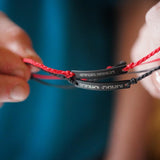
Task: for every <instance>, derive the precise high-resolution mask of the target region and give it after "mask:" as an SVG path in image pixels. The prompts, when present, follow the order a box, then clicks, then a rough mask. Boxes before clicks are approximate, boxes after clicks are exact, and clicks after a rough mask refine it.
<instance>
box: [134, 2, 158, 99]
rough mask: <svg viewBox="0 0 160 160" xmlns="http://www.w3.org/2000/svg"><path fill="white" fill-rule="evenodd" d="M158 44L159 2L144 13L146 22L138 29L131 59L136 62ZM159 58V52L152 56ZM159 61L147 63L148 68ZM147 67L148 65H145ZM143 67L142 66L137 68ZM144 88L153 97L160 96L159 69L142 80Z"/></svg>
mask: <svg viewBox="0 0 160 160" xmlns="http://www.w3.org/2000/svg"><path fill="white" fill-rule="evenodd" d="M159 46H160V2H159V3H157V4H156V5H155V6H153V7H152V8H151V9H150V10H149V11H148V12H147V14H146V23H145V24H144V25H143V27H142V28H141V30H140V33H139V36H138V38H137V41H136V43H135V45H134V47H133V49H132V55H131V57H132V60H133V61H134V62H136V61H137V60H139V59H140V58H142V57H144V56H146V55H147V54H148V53H150V52H151V51H153V50H154V49H156V48H158V47H159ZM154 58H160V54H159V53H158V54H157V55H155V56H154ZM159 65H160V62H155V63H153V64H150V65H149V68H152V67H155V66H159ZM146 67H148V66H146ZM138 69H139V70H140V69H145V68H144V66H140V67H139V68H138ZM142 85H143V86H144V88H145V89H146V90H147V91H148V92H149V93H150V95H152V96H153V97H155V98H160V71H157V72H155V73H153V74H152V75H151V76H149V77H147V78H145V79H144V80H142Z"/></svg>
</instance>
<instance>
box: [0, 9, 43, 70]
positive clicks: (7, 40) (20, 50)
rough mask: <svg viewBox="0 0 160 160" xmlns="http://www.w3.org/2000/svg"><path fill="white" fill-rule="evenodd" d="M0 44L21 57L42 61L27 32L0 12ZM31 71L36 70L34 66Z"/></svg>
mask: <svg viewBox="0 0 160 160" xmlns="http://www.w3.org/2000/svg"><path fill="white" fill-rule="evenodd" d="M0 24H1V25H0V35H1V36H0V44H1V46H3V47H4V48H7V49H8V50H10V51H11V52H13V53H14V54H16V55H19V56H20V57H22V58H32V59H34V60H35V61H38V62H39V63H42V60H41V58H40V57H39V56H38V54H37V53H36V52H35V51H34V49H33V47H32V42H31V39H30V38H29V36H28V34H27V33H26V32H25V31H24V30H23V29H22V28H20V27H19V26H18V25H16V24H15V23H14V22H13V21H11V20H10V19H9V18H8V17H7V16H6V15H5V14H4V13H2V12H0ZM31 71H32V72H34V71H36V69H35V67H32V68H31Z"/></svg>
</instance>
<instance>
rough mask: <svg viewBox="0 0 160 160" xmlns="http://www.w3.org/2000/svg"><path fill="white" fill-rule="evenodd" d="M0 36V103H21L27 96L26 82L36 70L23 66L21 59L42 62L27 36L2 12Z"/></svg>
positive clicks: (0, 16)
mask: <svg viewBox="0 0 160 160" xmlns="http://www.w3.org/2000/svg"><path fill="white" fill-rule="evenodd" d="M0 35H1V36H0V103H2V102H19V101H23V100H25V99H26V98H27V97H28V95H29V85H28V83H27V81H28V80H29V79H30V75H31V72H34V71H36V70H35V68H33V67H32V68H30V67H29V66H27V65H26V64H24V63H23V61H22V58H23V57H28V58H32V59H34V60H36V61H38V62H40V63H42V61H41V59H40V58H39V57H38V55H37V54H36V53H35V51H34V50H33V48H32V43H31V40H30V38H29V37H28V35H27V34H26V33H25V32H24V31H23V30H22V29H21V28H20V27H19V26H17V25H16V24H15V23H13V22H12V21H11V20H10V19H9V18H8V17H7V16H6V15H5V14H4V13H2V12H0Z"/></svg>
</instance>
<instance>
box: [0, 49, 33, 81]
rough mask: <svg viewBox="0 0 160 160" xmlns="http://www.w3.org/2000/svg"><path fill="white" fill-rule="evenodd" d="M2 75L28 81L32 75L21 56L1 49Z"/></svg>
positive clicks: (0, 70) (0, 71)
mask: <svg viewBox="0 0 160 160" xmlns="http://www.w3.org/2000/svg"><path fill="white" fill-rule="evenodd" d="M0 74H6V75H14V76H18V77H21V78H23V79H24V80H26V81H28V80H29V79H30V74H31V73H30V69H29V68H28V66H27V65H26V64H24V63H23V61H22V59H21V58H20V57H19V56H17V55H15V54H13V53H12V52H10V51H8V50H6V49H4V48H0Z"/></svg>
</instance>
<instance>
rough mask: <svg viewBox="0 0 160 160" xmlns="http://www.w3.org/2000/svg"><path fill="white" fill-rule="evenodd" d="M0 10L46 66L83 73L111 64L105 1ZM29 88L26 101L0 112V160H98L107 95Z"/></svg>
mask: <svg viewBox="0 0 160 160" xmlns="http://www.w3.org/2000/svg"><path fill="white" fill-rule="evenodd" d="M111 2H112V1H111ZM0 9H1V10H2V11H4V12H5V13H6V14H8V16H9V17H10V18H11V19H12V20H13V21H14V22H16V23H17V24H18V25H20V26H21V27H22V28H23V29H24V30H25V31H26V32H27V33H28V34H29V36H30V37H31V39H32V41H33V46H34V49H35V50H36V52H37V53H38V54H39V55H40V57H41V58H42V60H43V62H44V64H46V65H47V66H50V67H52V68H56V69H62V70H71V69H76V70H82V69H86V70H88V69H101V68H104V67H106V66H107V65H112V64H113V54H114V45H113V43H114V36H115V35H114V33H115V30H114V24H115V18H114V16H115V15H114V10H113V4H111V3H110V2H109V1H106V0H105V1H103V0H101V1H98V0H97V1H96V0H95V1H91V0H85V1H84V0H77V1H75V0H69V1H65V0H28V1H22V0H8V1H6V0H0ZM56 83H58V82H56ZM29 84H30V88H31V92H30V96H29V98H28V99H27V100H26V101H24V102H21V103H6V104H5V105H4V107H3V108H2V109H0V159H1V160H64V159H65V160H97V159H99V158H101V157H102V155H103V153H104V150H105V146H106V144H107V139H108V135H109V128H110V122H111V117H112V110H113V105H112V100H113V93H112V92H96V91H88V90H82V89H73V90H64V89H59V88H52V87H48V86H43V85H41V84H39V83H37V82H35V81H32V80H31V81H30V82H29Z"/></svg>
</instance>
